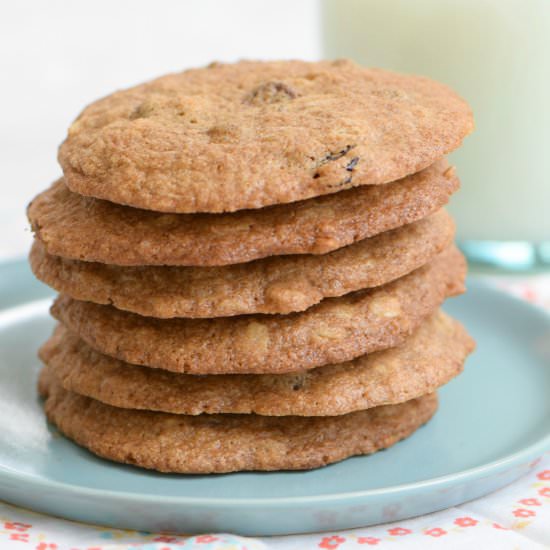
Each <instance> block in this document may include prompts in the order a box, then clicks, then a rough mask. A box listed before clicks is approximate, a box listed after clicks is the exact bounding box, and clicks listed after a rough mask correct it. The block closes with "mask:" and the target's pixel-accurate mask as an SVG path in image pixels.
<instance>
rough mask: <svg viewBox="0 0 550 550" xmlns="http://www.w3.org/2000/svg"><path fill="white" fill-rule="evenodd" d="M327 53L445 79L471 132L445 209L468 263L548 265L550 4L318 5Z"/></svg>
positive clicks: (335, 1)
mask: <svg viewBox="0 0 550 550" xmlns="http://www.w3.org/2000/svg"><path fill="white" fill-rule="evenodd" d="M323 37H324V38H323V40H324V56H325V57H328V58H338V57H349V58H352V59H355V60H356V61H357V62H359V63H361V64H363V65H366V66H374V67H383V68H386V69H390V70H395V71H400V72H405V73H415V74H420V75H425V76H428V77H431V78H434V79H436V80H439V81H441V82H444V83H446V84H448V85H449V86H451V87H452V88H453V89H455V90H456V91H457V92H458V93H459V94H460V95H462V96H463V97H464V98H465V99H466V100H467V101H468V102H469V103H470V105H471V106H472V109H473V111H474V116H475V119H476V130H475V132H474V134H472V135H471V136H470V137H468V138H467V139H466V141H465V143H464V145H463V147H462V148H461V149H460V150H459V151H458V152H456V153H454V154H453V155H451V162H453V163H454V164H456V166H457V169H458V175H459V176H460V178H461V181H462V190H461V191H460V192H459V193H458V194H457V195H456V196H455V197H454V198H453V200H452V204H451V206H450V210H451V212H452V214H453V215H454V217H455V219H456V221H457V226H458V238H459V242H460V244H461V246H462V248H463V250H464V251H465V252H466V254H467V255H468V257H469V259H470V260H473V261H477V262H479V263H482V264H488V265H493V266H499V267H505V268H510V269H520V270H521V269H529V268H533V267H537V266H545V267H550V0H323Z"/></svg>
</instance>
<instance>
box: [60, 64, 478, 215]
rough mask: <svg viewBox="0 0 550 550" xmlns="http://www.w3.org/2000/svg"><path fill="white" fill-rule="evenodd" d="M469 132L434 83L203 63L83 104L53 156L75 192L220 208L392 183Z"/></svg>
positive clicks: (459, 109) (465, 110)
mask: <svg viewBox="0 0 550 550" xmlns="http://www.w3.org/2000/svg"><path fill="white" fill-rule="evenodd" d="M472 129H473V121H472V115H471V111H470V109H469V107H468V105H467V104H466V103H465V102H464V101H463V100H462V99H461V98H459V97H458V96H457V95H456V94H455V93H454V92H452V91H451V90H450V89H449V88H447V87H446V86H444V85H442V84H439V83H436V82H433V81H431V80H428V79H426V78H421V77H416V76H404V75H398V74H394V73H390V72H386V71H382V70H379V69H365V68H362V67H360V66H359V65H356V64H354V63H353V62H351V61H342V60H341V61H330V62H329V61H322V62H317V63H308V62H302V61H281V62H267V63H266V62H264V63H262V62H239V63H236V64H227V65H225V64H212V65H210V66H208V67H206V68H201V69H192V70H188V71H185V72H183V73H179V74H172V75H167V76H164V77H162V78H158V79H156V80H153V81H151V82H148V83H145V84H141V85H139V86H136V87H134V88H130V89H128V90H124V91H120V92H116V93H114V94H113V95H110V96H108V97H106V98H103V99H101V100H99V101H97V102H95V103H93V104H92V105H90V106H89V107H87V108H86V109H85V110H84V112H83V113H82V114H81V115H80V116H79V117H78V119H77V120H76V121H75V122H74V123H73V125H72V126H71V128H70V129H69V133H68V137H67V139H66V140H65V142H64V143H63V144H62V145H61V148H60V150H59V162H60V163H61V166H62V167H63V171H64V174H65V182H66V184H67V186H68V187H69V188H70V189H72V190H73V191H75V192H78V193H81V194H83V195H88V196H93V197H98V198H102V199H107V200H110V201H112V202H116V203H121V204H126V205H130V206H134V207H139V208H144V209H149V210H156V211H161V212H181V213H184V212H227V211H235V210H240V209H246V208H260V207H263V206H267V205H271V204H278V203H288V202H293V201H298V200H302V199H306V198H309V197H314V196H318V195H324V194H328V193H334V192H336V191H340V190H342V189H347V188H350V187H354V186H358V185H366V184H369V185H372V184H381V183H387V182H390V181H394V180H397V179H399V178H402V177H404V176H406V175H408V174H412V173H414V172H417V171H419V170H421V169H423V168H425V167H426V166H428V165H430V164H432V163H433V162H434V161H436V160H437V159H439V158H441V157H442V156H443V155H445V154H446V153H448V152H450V151H452V150H454V149H455V148H457V147H458V146H459V145H460V143H461V141H462V139H463V138H464V137H465V136H466V135H467V134H468V133H469V132H470V131H471V130H472Z"/></svg>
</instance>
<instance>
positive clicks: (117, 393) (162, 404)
mask: <svg viewBox="0 0 550 550" xmlns="http://www.w3.org/2000/svg"><path fill="white" fill-rule="evenodd" d="M473 347H474V343H473V340H472V339H471V338H470V337H469V336H468V334H467V333H466V331H465V330H464V328H463V327H462V326H461V325H460V323H458V321H455V320H453V319H451V318H450V317H448V316H447V315H445V314H444V313H442V312H440V313H437V314H435V315H433V316H432V317H430V318H429V319H427V320H426V321H425V322H424V323H422V325H421V326H420V328H419V329H418V330H417V331H416V332H415V333H414V334H413V335H412V336H411V337H409V338H407V339H406V340H405V342H403V344H401V345H400V346H397V347H394V348H390V349H388V350H384V351H379V352H376V353H370V354H368V355H363V356H361V357H358V358H357V359H354V360H353V361H350V362H348V363H340V364H338V365H329V366H324V367H319V368H317V369H312V370H309V371H305V372H300V373H297V374H292V373H291V374H275V375H269V374H226V375H223V374H222V375H211V376H209V375H204V376H194V375H191V374H176V373H172V372H167V371H161V370H159V369H150V368H147V367H139V366H134V365H130V364H128V363H124V362H122V361H119V360H118V359H113V358H112V357H109V356H107V355H103V354H100V353H98V352H96V351H94V350H93V349H92V348H90V347H89V346H88V345H87V344H85V343H84V342H83V341H82V340H80V339H79V338H78V336H76V335H74V334H72V333H71V332H69V331H68V330H67V329H66V328H65V327H64V326H63V325H58V326H57V328H56V330H55V332H54V335H53V336H52V337H51V338H50V340H48V342H46V344H44V346H43V347H42V348H41V350H40V358H41V359H42V361H43V362H44V363H45V364H46V365H48V367H49V370H50V372H52V374H53V375H55V377H56V379H57V380H59V381H60V383H61V385H62V386H63V388H64V389H66V390H67V391H72V392H75V393H78V394H80V395H85V396H87V397H91V398H93V399H96V400H98V401H101V402H103V403H106V404H108V405H112V406H115V407H120V408H125V409H145V410H151V411H162V412H167V413H175V414H190V415H197V414H202V413H209V414H219V413H226V414H227V413H237V414H251V413H252V414H260V415H267V416H288V415H295V416H335V415H340V414H347V413H350V412H354V411H358V410H364V409H369V408H371V407H377V406H380V405H392V404H397V403H402V402H404V401H409V400H410V399H414V398H417V397H420V396H422V395H425V394H427V393H432V392H434V391H435V390H436V389H437V388H439V387H440V386H442V385H443V384H446V383H447V382H449V380H451V379H452V378H454V377H455V376H456V375H457V374H459V373H460V372H461V371H462V367H463V363H464V360H465V359H466V356H467V355H468V354H469V353H470V352H471V351H472V350H473Z"/></svg>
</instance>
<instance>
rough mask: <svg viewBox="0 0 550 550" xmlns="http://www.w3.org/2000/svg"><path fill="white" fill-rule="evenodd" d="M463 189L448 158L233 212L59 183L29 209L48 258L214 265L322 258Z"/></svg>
mask: <svg viewBox="0 0 550 550" xmlns="http://www.w3.org/2000/svg"><path fill="white" fill-rule="evenodd" d="M458 187H459V182H458V179H457V177H456V176H455V174H454V170H453V169H452V168H449V166H448V164H447V162H446V161H445V160H442V161H439V162H437V163H436V164H434V165H433V166H431V167H429V168H427V169H426V170H424V171H422V172H420V173H418V174H414V175H413V176H409V177H406V178H405V179H403V180H401V181H398V182H394V183H390V184H388V185H382V186H365V187H359V188H357V189H351V190H349V191H343V192H341V193H335V194H333V195H326V196H324V197H320V198H317V199H309V200H307V201H302V202H299V203H293V204H288V205H281V206H274V207H268V208H265V209H262V210H251V211H244V212H237V213H235V214H210V215H209V214H196V215H192V214H187V215H186V214H179V215H175V214H173V215H170V214H158V213H155V212H148V211H145V210H137V209H135V208H128V207H124V206H118V205H115V204H112V203H109V202H107V201H100V200H95V199H89V198H85V197H81V196H80V195H77V194H75V193H71V192H70V191H68V189H67V188H66V187H65V185H64V184H63V182H62V181H58V182H57V183H55V184H54V185H53V186H52V187H51V188H50V189H48V190H46V191H45V192H43V193H41V194H40V195H38V196H37V197H36V198H35V199H34V200H33V201H32V203H31V204H30V205H29V208H28V215H29V219H30V222H31V225H32V229H33V231H34V232H35V233H36V236H37V237H38V238H39V239H40V240H41V241H42V243H44V246H45V247H46V250H47V252H48V253H49V254H52V255H54V256H62V257H64V258H71V259H75V260H86V261H95V262H101V263H107V264H113V265H127V266H132V265H134V266H135V265H139V266H142V265H197V266H208V265H210V266H215V265H227V264H236V263H241V262H248V261H250V260H254V259H258V258H264V257H266V256H278V255H283V254H325V253H327V252H330V251H332V250H336V249H337V248H341V247H343V246H346V245H349V244H352V243H354V242H356V241H359V240H361V239H365V238H367V237H372V236H374V235H376V234H378V233H382V232H384V231H389V230H391V229H395V228H396V227H400V226H402V225H405V224H408V223H411V222H414V221H417V220H419V219H422V218H424V217H425V216H427V215H429V214H431V213H433V212H435V211H436V210H439V209H440V208H441V207H442V206H444V205H445V204H446V203H447V201H448V200H449V197H450V195H451V194H452V193H454V192H455V191H456V190H457V189H458Z"/></svg>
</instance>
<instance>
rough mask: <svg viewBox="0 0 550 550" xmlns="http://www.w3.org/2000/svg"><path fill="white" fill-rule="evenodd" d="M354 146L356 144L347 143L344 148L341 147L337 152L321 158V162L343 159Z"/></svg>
mask: <svg viewBox="0 0 550 550" xmlns="http://www.w3.org/2000/svg"><path fill="white" fill-rule="evenodd" d="M354 147H355V145H346V146H345V147H344V148H343V149H340V151H336V152H335V153H332V152H331V153H328V154H327V155H325V156H324V157H323V158H322V159H321V162H320V164H324V163H325V162H329V161H332V160H338V159H341V158H342V157H343V156H344V155H347V154H348V153H349V152H350V151H351V150H352V149H353V148H354Z"/></svg>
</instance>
